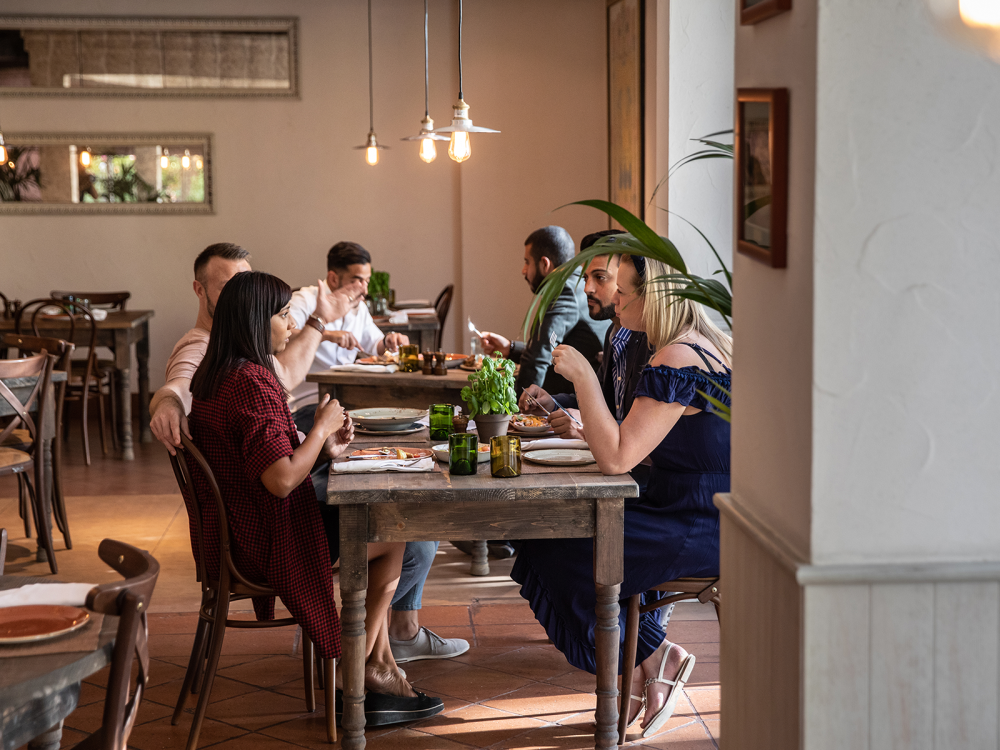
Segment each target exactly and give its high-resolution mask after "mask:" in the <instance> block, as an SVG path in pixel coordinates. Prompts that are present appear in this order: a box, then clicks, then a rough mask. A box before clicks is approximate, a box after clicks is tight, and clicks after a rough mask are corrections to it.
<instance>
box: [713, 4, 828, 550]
mask: <svg viewBox="0 0 1000 750" xmlns="http://www.w3.org/2000/svg"><path fill="white" fill-rule="evenodd" d="M735 6H736V3H734V4H733V12H734V13H735V12H736V7H735ZM735 81H736V86H737V87H739V88H771V87H779V86H780V87H786V88H788V89H789V107H790V111H791V115H790V126H789V190H788V192H789V197H788V268H785V269H773V268H770V267H769V266H765V265H764V264H763V263H759V262H757V261H756V260H753V259H751V258H749V257H747V256H745V255H741V254H740V253H736V254H735V257H734V258H733V277H734V279H733V283H734V287H735V288H734V290H733V308H734V309H733V325H734V338H735V353H734V362H733V372H734V374H733V432H732V442H733V465H732V479H733V494H734V495H736V496H737V498H738V500H739V501H740V502H741V503H742V504H743V505H745V506H746V507H748V508H749V509H750V511H751V512H752V513H753V514H754V515H755V516H757V517H758V518H760V519H761V520H762V521H763V522H764V523H765V524H766V525H767V526H768V527H770V528H771V529H773V530H774V531H775V532H776V533H777V534H778V535H780V536H781V537H782V539H783V540H784V541H785V542H786V543H787V544H788V545H789V546H791V547H793V548H794V549H795V550H796V552H797V554H798V555H799V556H800V557H802V558H803V559H808V554H809V539H810V533H811V532H810V525H811V516H810V492H811V488H812V481H811V479H812V477H811V463H812V421H811V413H812V362H813V355H812V348H813V333H812V307H813V288H812V287H813V259H812V253H813V205H814V198H813V195H814V184H815V180H816V173H815V153H814V144H815V127H816V103H815V102H816V98H815V97H816V0H796V1H795V3H794V4H793V7H792V9H791V10H790V11H788V12H786V13H782V14H781V15H778V16H775V17H773V18H770V19H768V20H766V21H763V22H761V23H758V24H755V25H753V26H740V25H737V26H736V57H735ZM733 202H734V203H735V200H734V201H733ZM725 543H726V542H725V539H723V545H725Z"/></svg>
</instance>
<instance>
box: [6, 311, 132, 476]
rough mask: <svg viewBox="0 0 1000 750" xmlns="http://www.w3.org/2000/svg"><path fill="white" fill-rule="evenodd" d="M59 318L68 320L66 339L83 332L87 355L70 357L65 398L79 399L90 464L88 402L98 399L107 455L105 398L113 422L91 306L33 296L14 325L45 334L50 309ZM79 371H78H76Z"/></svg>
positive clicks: (108, 375) (108, 373) (107, 372)
mask: <svg viewBox="0 0 1000 750" xmlns="http://www.w3.org/2000/svg"><path fill="white" fill-rule="evenodd" d="M53 309H54V311H55V312H56V313H57V314H58V316H59V317H60V319H62V320H67V321H68V327H69V334H68V335H67V336H66V340H67V341H76V340H77V339H76V331H77V329H78V328H80V329H82V330H84V331H85V332H86V333H85V334H84V336H83V338H84V339H85V343H83V344H81V346H80V348H81V349H86V352H87V354H86V356H85V357H83V358H76V359H71V360H70V362H71V363H72V364H73V365H74V366H73V367H72V368H70V369H67V371H66V375H67V378H68V380H67V383H66V391H65V397H64V401H80V402H81V404H82V411H83V416H82V425H81V429H82V432H83V454H84V458H85V460H86V462H87V466H90V430H89V422H88V415H89V408H88V407H89V404H90V400H91V399H93V398H96V399H97V407H98V412H99V416H100V430H101V450H102V452H103V453H104V454H105V455H107V453H108V440H107V433H106V431H105V429H106V428H105V423H106V416H107V415H106V412H105V405H104V400H105V399H106V398H107V399H110V403H111V424H112V425H114V424H115V418H114V417H115V401H114V390H115V389H114V382H113V377H114V375H113V370H112V369H107V368H105V369H102V368H101V366H100V363H99V361H98V358H97V322H96V321H95V320H94V315H93V313H92V312H91V311H90V309H89V308H88V307H86V306H84V305H82V304H80V303H78V302H77V303H70V302H68V301H65V300H61V299H34V300H31V301H30V302H28V303H26V304H25V305H24V307H22V308H21V310H20V311H19V312H18V316H17V320H16V326H17V332H18V333H21V334H33V335H35V336H44V335H45V333H46V328H47V327H46V326H45V325H44V322H45V321H46V319H47V318H48V317H49V314H48V313H49V311H50V310H53ZM76 373H80V374H76ZM111 433H112V441H113V442H114V443H115V444H116V445H117V435H116V434H115V431H114V429H112V430H111Z"/></svg>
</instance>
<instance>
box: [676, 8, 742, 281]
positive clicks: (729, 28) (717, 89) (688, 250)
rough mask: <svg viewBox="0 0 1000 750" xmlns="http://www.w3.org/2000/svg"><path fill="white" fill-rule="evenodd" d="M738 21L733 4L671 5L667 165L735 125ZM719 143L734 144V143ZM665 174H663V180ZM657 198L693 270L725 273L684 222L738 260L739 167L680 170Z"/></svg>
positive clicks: (725, 163) (727, 163) (723, 164)
mask: <svg viewBox="0 0 1000 750" xmlns="http://www.w3.org/2000/svg"><path fill="white" fill-rule="evenodd" d="M735 22H736V17H735V15H734V13H733V3H732V2H731V1H730V0H670V26H669V34H670V47H669V49H670V61H669V76H670V81H669V98H670V121H669V128H668V130H669V146H668V154H669V163H670V164H671V165H673V164H676V163H677V162H678V161H679V160H680V159H681V158H682V157H683V156H686V155H688V154H692V153H694V152H696V151H699V150H701V149H703V148H704V146H702V144H700V143H696V142H694V141H693V140H692V139H693V138H701V137H703V136H706V135H708V134H710V133H715V132H718V131H720V130H728V129H730V128H732V126H733V74H734V67H733V66H734V62H733V55H734V47H735V45H734V38H735ZM713 140H718V141H721V142H723V143H732V136H716V137H715V138H714V139H713ZM664 177H666V173H664V174H661V175H657V179H658V180H659V179H662V178H664ZM661 191H668V193H669V194H668V196H665V197H667V200H666V201H663V200H662V198H661V194H660V193H658V194H657V203H658V204H659V205H662V206H664V207H666V206H667V205H668V204H669V209H670V211H671V212H673V214H676V216H675V215H669V219H668V227H669V237H670V239H671V240H673V242H674V244H676V245H677V247H678V249H679V250H680V251H681V254H682V255H683V256H684V259H685V261H687V263H688V267H689V269H690V270H691V271H692V272H694V273H697V274H699V275H702V276H709V275H710V274H712V273H714V272H715V271H716V270H718V268H719V263H718V261H717V260H716V259H715V256H714V255H713V254H712V251H711V249H710V248H709V247H708V245H707V244H706V243H705V241H704V240H703V239H702V238H701V237H700V236H699V234H698V233H697V232H696V231H695V230H694V229H693V228H692V227H691V226H690V225H689V224H687V223H686V222H685V221H684V220H685V219H686V220H687V221H689V222H691V223H692V224H694V225H695V226H696V227H698V229H700V230H701V231H702V232H704V233H705V235H706V236H707V237H708V239H709V240H710V241H711V243H712V245H714V246H715V249H716V250H717V251H718V253H719V255H720V256H721V257H722V259H723V261H724V262H725V264H726V265H727V266H728V267H729V268H730V269H731V268H732V257H733V251H732V248H733V202H732V201H733V163H732V161H731V160H728V159H726V160H723V159H716V160H705V161H697V162H694V163H692V164H689V165H686V166H684V167H682V168H681V169H679V170H678V171H677V172H676V173H675V174H674V176H673V177H671V178H670V180H669V183H668V185H664V186H663V187H662V188H661Z"/></svg>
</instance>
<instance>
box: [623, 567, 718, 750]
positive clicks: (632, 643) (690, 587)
mask: <svg viewBox="0 0 1000 750" xmlns="http://www.w3.org/2000/svg"><path fill="white" fill-rule="evenodd" d="M719 580H720V579H719V578H677V579H675V580H673V581H667V582H666V583H661V584H660V585H659V586H654V587H653V588H652V589H650V591H663V592H667V594H668V595H667V596H664V597H662V598H660V599H657V600H656V601H654V602H649V603H648V604H641V602H640V595H639V594H636V595H635V596H631V597H629V600H628V612H627V614H626V616H625V645H624V647H623V651H622V690H621V705H620V706H619V709H618V744H619V745H624V744H625V732H626V731H627V726H628V716H629V712H630V711H631V710H632V691H631V690H629V684H630V682H629V681H630V680H631V674H632V672H633V671H634V670H635V658H636V657H635V652H636V647H637V646H638V644H639V614H640V613H645V612H652V611H653V610H654V609H660V608H661V607H666V606H668V605H670V604H673V603H675V602H679V601H683V600H685V599H692V598H694V599H697V600H698V601H700V602H701V603H702V604H707V603H708V602H712V604H714V605H715V616H716V617H720V618H721V616H722V601H721V595H722V592H721V589H720V587H719Z"/></svg>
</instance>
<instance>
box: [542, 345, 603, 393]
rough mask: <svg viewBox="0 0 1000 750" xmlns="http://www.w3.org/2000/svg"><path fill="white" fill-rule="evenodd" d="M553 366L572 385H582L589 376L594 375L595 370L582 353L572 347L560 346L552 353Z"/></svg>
mask: <svg viewBox="0 0 1000 750" xmlns="http://www.w3.org/2000/svg"><path fill="white" fill-rule="evenodd" d="M552 366H553V367H554V368H555V371H556V372H557V373H559V374H560V375H562V376H563V377H564V378H566V380H568V381H570V382H571V383H574V384H577V383H580V382H581V381H582V380H583V379H584V378H585V377H587V376H588V375H593V374H594V368H593V367H591V366H590V362H588V361H587V358H586V357H584V356H583V355H582V354H580V352H578V351H577V350H576V349H574V348H573V347H572V346H566V345H565V344H560V345H559V346H557V347H556V348H555V349H554V350H553V352H552Z"/></svg>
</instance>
